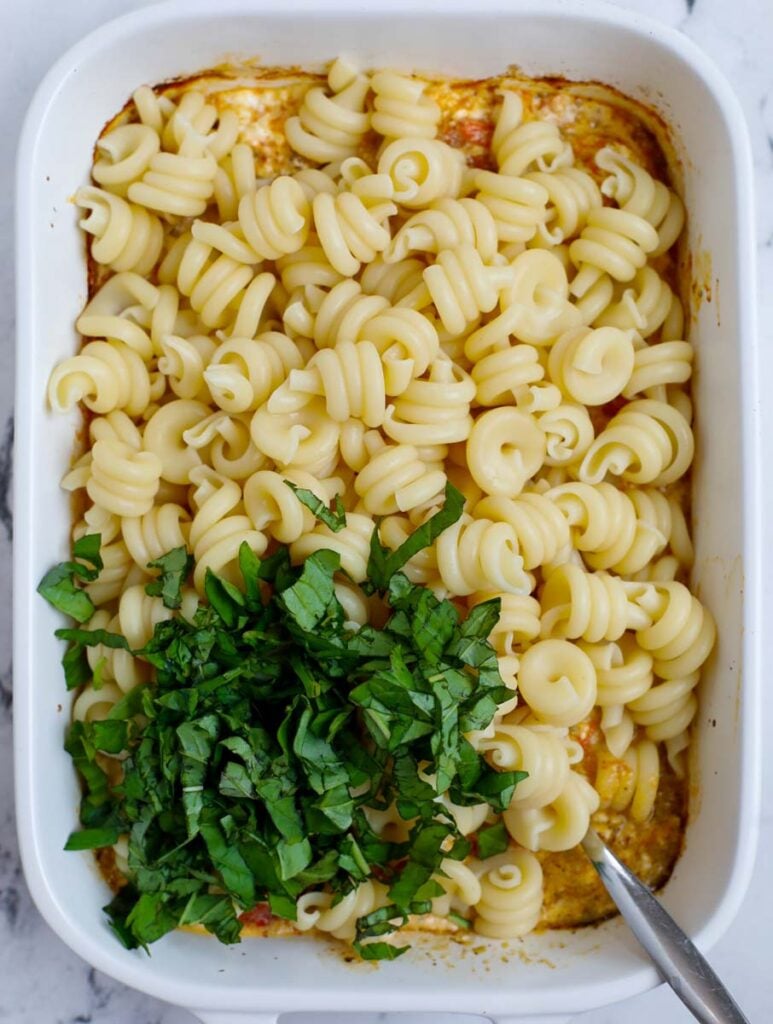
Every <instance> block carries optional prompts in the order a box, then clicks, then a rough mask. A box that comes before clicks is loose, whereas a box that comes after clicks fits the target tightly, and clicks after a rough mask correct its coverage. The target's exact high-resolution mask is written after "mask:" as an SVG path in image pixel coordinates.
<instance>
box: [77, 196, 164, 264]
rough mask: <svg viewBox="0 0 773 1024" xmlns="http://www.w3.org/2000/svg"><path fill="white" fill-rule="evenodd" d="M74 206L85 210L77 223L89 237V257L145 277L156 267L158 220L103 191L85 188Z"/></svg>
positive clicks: (159, 243)
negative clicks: (90, 237)
mask: <svg viewBox="0 0 773 1024" xmlns="http://www.w3.org/2000/svg"><path fill="white" fill-rule="evenodd" d="M75 203H76V205H77V206H80V207H81V208H82V209H85V210H87V211H88V213H87V214H86V216H85V217H82V218H81V220H80V221H79V224H80V226H81V227H82V228H83V230H84V231H86V232H88V233H89V234H90V235H92V236H93V239H94V240H93V242H92V243H91V256H92V258H93V259H95V260H96V261H97V263H102V264H104V265H106V266H108V267H110V268H111V269H112V270H115V271H119V272H120V271H122V270H133V271H134V272H135V273H137V274H148V273H150V271H151V270H152V269H153V267H154V266H155V265H156V261H157V260H158V257H159V255H160V253H161V246H162V244H163V240H164V230H163V228H162V227H161V221H160V220H159V219H158V217H156V216H154V215H153V214H152V213H149V212H148V211H147V210H146V209H145V208H144V207H142V206H136V205H135V204H133V203H127V202H126V200H125V199H122V198H121V197H120V196H117V195H113V194H112V193H111V192H106V191H105V190H104V189H100V188H94V187H92V186H90V185H89V186H87V187H84V188H79V189H78V191H77V192H76V193H75Z"/></svg>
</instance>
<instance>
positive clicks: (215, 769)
mask: <svg viewBox="0 0 773 1024" xmlns="http://www.w3.org/2000/svg"><path fill="white" fill-rule="evenodd" d="M295 490H296V493H297V494H298V497H299V499H300V500H301V501H303V503H304V504H306V505H307V506H308V507H309V508H311V510H312V511H313V512H314V514H315V515H316V516H318V517H319V518H320V519H322V521H324V522H326V523H327V524H328V525H329V526H330V528H331V529H336V528H337V527H339V526H340V525H342V522H343V510H342V509H341V508H340V503H339V507H338V508H337V510H336V511H335V512H331V511H330V510H323V509H321V508H319V507H318V505H317V504H316V503H317V502H318V500H319V499H317V498H316V497H315V496H314V495H313V494H311V492H304V491H303V490H297V489H295ZM463 501H464V499H463V497H462V495H461V494H460V493H459V492H458V491H456V490H455V489H454V488H452V487H450V486H449V487H447V489H446V501H445V505H444V506H443V508H442V509H441V510H440V511H439V512H438V513H436V514H435V515H434V516H433V517H432V518H431V519H429V520H428V522H427V523H425V524H424V526H422V527H420V528H419V529H418V530H417V531H416V533H415V534H413V535H412V536H411V537H410V538H409V539H408V540H407V541H406V542H405V543H404V544H403V545H401V547H400V548H399V549H398V550H397V551H395V552H391V553H390V552H387V551H385V549H383V548H381V546H380V545H379V543H378V540H376V541H375V542H374V544H373V545H372V547H371V562H370V579H369V581H368V582H367V583H366V589H369V590H370V591H371V592H374V591H377V592H379V593H380V594H381V595H382V596H383V597H384V599H385V600H386V602H387V604H388V606H389V608H390V609H391V613H390V615H389V618H388V619H387V621H386V623H385V624H384V625H383V626H382V627H381V628H380V629H379V628H375V627H372V626H365V627H363V628H362V629H360V630H358V631H356V632H355V631H351V630H348V629H347V628H346V627H345V616H344V614H343V609H342V608H341V605H340V604H339V602H338V600H337V597H336V594H335V586H334V582H335V574H336V573H337V572H339V571H340V559H339V556H338V555H337V554H336V553H334V552H332V551H328V550H322V551H318V552H316V553H315V554H313V555H311V556H310V557H309V558H307V559H306V561H305V562H304V564H303V566H302V567H300V568H293V567H291V566H290V563H289V559H288V555H287V550H286V549H285V548H279V549H278V550H277V551H276V552H275V553H274V554H272V555H271V556H269V557H267V558H265V559H260V558H258V557H257V556H256V555H255V554H254V552H252V551H251V550H250V549H249V548H248V547H247V546H246V545H242V548H241V550H240V552H239V566H240V569H241V574H242V577H243V585H242V586H241V587H236V586H234V585H233V583H231V582H229V581H228V580H225V579H223V578H222V577H219V576H217V575H216V574H214V573H212V572H208V573H207V575H206V579H205V595H206V598H207V603H206V604H204V605H201V606H199V608H198V610H197V611H196V612H195V614H194V615H193V616H192V617H191V618H190V619H183V618H181V617H173V618H171V619H168V620H164V621H161V622H158V623H157V624H156V626H155V629H154V632H153V636H152V638H151V639H150V641H149V642H148V644H147V645H146V646H145V647H144V648H143V649H142V650H141V651H133V652H131V653H132V654H133V655H134V656H140V657H142V658H143V659H144V661H145V662H147V663H149V664H150V665H152V666H153V668H154V669H155V681H154V682H153V683H152V684H146V685H142V686H138V687H136V688H135V689H134V690H132V691H130V692H129V693H127V694H126V695H125V696H124V697H123V698H122V699H121V700H120V701H119V702H118V703H117V704H116V705H114V707H113V708H112V709H111V711H110V713H109V716H108V718H107V719H106V720H105V721H102V722H76V723H75V724H74V725H73V726H72V727H71V729H70V731H69V734H68V737H67V749H68V751H69V753H70V754H71V756H72V758H73V761H74V763H75V766H76V768H77V769H78V771H79V773H80V775H81V777H82V780H83V784H84V795H83V798H82V802H81V824H82V826H83V827H82V830H81V831H80V832H76V833H74V834H73V835H72V836H71V837H70V840H69V841H68V848H69V849H86V848H90V847H96V846H102V845H110V844H111V843H113V842H115V841H116V839H117V838H118V836H119V835H128V837H129V841H128V846H129V853H128V864H129V884H128V885H127V886H125V887H124V888H123V889H122V890H121V892H120V893H119V894H118V895H117V896H116V898H115V899H114V900H113V901H112V902H111V904H110V905H109V907H107V908H106V912H107V914H108V916H109V918H110V921H111V925H112V928H113V930H114V931H115V933H116V935H117V936H118V937H119V939H120V940H121V941H122V942H123V943H124V944H125V945H127V946H130V947H133V946H142V947H147V946H148V945H149V944H150V943H151V942H153V941H155V940H156V939H157V938H160V937H161V936H162V935H164V934H166V933H167V932H168V931H170V930H172V929H174V928H176V927H178V926H179V925H182V924H200V925H203V926H204V927H205V928H207V929H208V930H209V931H211V932H212V933H213V934H215V935H216V936H217V937H218V938H219V939H220V940H221V941H223V942H238V941H239V931H240V926H239V921H238V914H239V913H241V912H243V911H247V910H249V909H251V908H252V907H253V906H255V905H256V904H257V903H268V905H269V907H270V909H271V912H272V913H273V914H275V915H277V916H280V917H284V918H287V919H289V920H294V919H295V903H296V900H297V898H298V896H299V895H300V894H301V893H302V892H304V891H307V890H309V889H311V888H314V887H318V886H320V885H326V886H327V887H328V888H329V890H330V891H331V892H332V893H333V895H334V900H337V899H340V898H342V897H343V896H344V895H345V894H346V893H348V892H350V891H351V890H352V889H353V888H354V887H356V886H357V885H360V884H362V883H363V882H365V881H367V880H369V879H377V880H378V881H379V882H381V883H383V884H384V885H385V886H386V888H387V891H388V898H389V901H390V902H389V905H388V906H387V907H382V908H381V909H379V910H376V911H375V912H373V913H371V914H368V915H366V916H364V917H363V918H361V919H360V920H359V921H358V922H357V935H356V941H355V948H356V949H357V951H358V952H359V953H360V955H361V956H362V957H363V958H364V959H370V960H376V959H393V958H394V957H396V956H399V955H400V954H401V953H402V952H404V951H405V949H407V948H408V947H407V946H402V947H401V946H393V945H391V944H389V943H388V942H383V941H371V940H372V939H374V938H379V937H381V936H384V935H387V934H389V933H391V932H393V931H395V930H396V929H398V928H399V927H400V926H401V925H402V924H404V923H405V921H407V919H408V916H409V915H410V914H423V913H427V912H429V911H430V910H431V907H432V900H433V899H435V898H436V897H438V896H440V895H442V893H443V889H442V887H441V886H440V885H439V883H438V882H437V880H436V878H435V876H436V875H437V874H438V873H439V872H441V870H442V869H441V862H442V861H443V859H444V858H446V857H450V858H454V859H462V858H463V857H465V856H466V855H467V854H468V853H469V850H470V843H469V841H468V840H467V839H465V838H464V837H463V836H462V835H461V834H460V833H459V831H458V828H457V826H456V823H455V821H454V819H453V818H452V817H451V816H450V815H449V814H448V812H446V811H445V810H444V807H443V804H442V803H440V802H439V801H438V797H439V796H441V795H442V794H444V793H446V792H447V793H448V794H449V796H450V798H451V799H452V800H453V801H454V802H455V803H457V804H460V805H470V804H475V803H480V802H481V801H482V800H485V801H487V802H488V803H489V804H490V805H491V806H492V808H494V810H502V809H503V808H504V807H505V806H507V804H508V803H509V800H510V798H511V796H512V793H513V790H514V788H515V786H516V785H517V783H518V781H519V779H520V778H521V777H523V773H520V772H496V771H494V770H493V769H492V768H490V767H489V766H488V764H487V763H486V762H485V761H484V760H483V758H482V757H481V756H480V755H478V754H477V753H476V751H475V750H473V748H472V747H471V746H470V744H469V743H468V742H467V741H466V740H465V739H464V733H465V732H467V731H469V730H471V729H479V728H485V726H487V725H488V723H489V722H490V720H491V717H492V716H493V714H494V712H495V710H496V706H497V704H498V703H500V702H501V701H502V700H504V699H506V698H507V697H508V696H509V691H508V690H507V689H506V688H505V687H504V685H503V683H502V679H501V677H500V676H499V672H498V668H497V658H496V654H495V652H494V651H493V649H492V648H491V646H490V645H489V643H488V639H487V637H488V634H489V632H490V630H491V627H492V625H493V623H494V622H495V621H496V617H497V614H498V607H499V606H498V602H496V601H491V602H486V603H485V604H482V605H479V606H477V607H476V608H475V609H473V611H472V612H471V613H470V615H469V616H468V617H467V618H466V619H465V620H463V621H461V620H460V617H459V613H458V611H457V609H456V608H455V606H454V605H453V604H452V603H451V602H450V601H442V600H439V599H438V598H436V597H435V596H434V594H432V592H431V591H429V590H428V589H426V588H424V587H421V586H416V585H414V584H412V583H411V582H410V581H409V580H408V579H407V578H406V577H405V576H404V575H403V574H402V573H400V572H399V569H400V567H401V566H402V565H404V563H405V562H406V561H407V560H408V559H409V558H410V557H411V556H412V555H413V554H415V553H416V551H418V550H420V549H421V548H422V547H424V546H426V545H427V544H429V543H431V542H432V541H433V540H434V538H435V537H437V536H438V534H439V533H441V532H442V530H443V529H445V528H446V527H447V526H449V525H450V524H451V523H453V522H455V521H456V520H457V519H458V518H459V516H460V515H461V511H462V505H463ZM320 504H321V503H320ZM339 516H340V518H339ZM330 517H334V519H331V518H330ZM374 536H375V534H374ZM98 551H99V546H98V538H97V542H96V546H95V542H94V541H92V542H91V543H90V545H88V546H86V548H85V549H84V547H83V546H82V547H81V549H80V550H79V551H78V552H76V555H77V556H78V557H80V558H83V559H86V560H88V559H90V560H91V562H92V565H94V567H95V569H94V570H90V569H86V568H85V567H84V566H82V565H81V564H80V563H77V562H75V563H65V565H64V566H60V567H57V569H56V570H52V572H51V573H49V574H47V576H46V579H45V580H44V583H45V587H44V586H43V584H41V590H42V592H43V591H45V592H46V594H45V596H48V597H49V599H50V597H51V595H52V594H53V595H54V596H56V598H57V600H60V598H61V597H62V595H64V599H63V600H60V604H59V605H57V606H58V607H59V606H62V604H64V605H68V604H72V605H73V607H74V608H75V610H76V611H77V612H78V613H82V612H84V610H85V608H81V607H80V604H79V602H78V600H77V598H79V597H86V595H85V594H83V592H82V591H80V590H79V589H78V586H77V585H76V584H77V582H78V581H82V580H87V579H90V578H93V577H92V576H90V575H89V573H92V571H94V572H95V571H96V570H97V568H98ZM152 567H153V568H156V569H158V570H160V575H159V577H158V578H157V579H156V580H155V581H153V582H152V583H150V584H149V585H148V592H149V593H151V594H157V595H158V596H160V597H161V599H162V600H163V601H164V603H165V604H166V605H167V607H179V604H180V601H181V588H182V586H183V584H184V582H185V580H186V579H187V576H188V574H189V571H190V567H191V562H190V557H189V556H188V554H187V553H186V552H185V551H184V549H182V548H178V549H175V550H174V551H170V552H169V553H168V554H166V555H164V556H163V557H162V558H160V559H157V560H156V561H155V562H154V563H152ZM52 581H53V582H52ZM266 584H268V586H266ZM86 599H87V598H86ZM87 600H88V599H87ZM86 617H88V616H86ZM58 635H60V636H61V637H63V638H64V639H67V640H70V641H71V644H72V646H71V648H70V649H69V651H68V657H69V659H70V660H69V663H68V664H67V665H66V671H67V680H68V685H70V686H72V685H78V684H79V683H81V682H83V681H84V679H85V678H88V677H89V669H88V664H87V662H86V660H85V658H84V653H85V648H86V647H87V646H93V645H95V644H101V645H103V646H105V647H108V648H113V649H127V650H128V648H129V645H128V644H127V642H126V640H125V639H124V638H123V637H122V636H120V635H117V634H114V633H109V632H107V631H104V630H87V629H70V630H60V631H59V634H58ZM73 652H74V653H73ZM98 674H99V675H100V678H101V677H102V676H103V675H104V673H103V671H102V669H100V671H99V673H98ZM104 753H108V754H119V753H120V754H121V756H122V762H121V763H122V768H123V777H122V779H121V781H120V783H118V784H116V783H114V782H111V779H110V778H109V777H108V776H107V774H106V773H105V772H104V770H103V768H102V766H101V765H102V764H104V762H103V761H102V755H103V754H104ZM392 805H394V806H395V807H396V808H397V810H398V813H399V814H400V815H401V816H402V817H403V818H404V819H405V822H406V826H405V834H406V836H407V838H406V840H405V841H404V842H398V841H391V840H387V839H385V838H382V837H380V836H378V835H377V834H376V833H375V832H374V831H373V830H372V829H371V827H370V825H369V823H368V819H367V816H366V814H365V813H364V811H363V808H364V807H372V808H381V809H383V808H386V807H390V806H392ZM482 837H483V838H482V843H483V845H484V847H485V846H486V845H488V848H489V849H496V848H498V847H497V846H496V843H497V841H499V840H498V837H499V833H498V832H496V828H495V829H488V830H485V831H484V832H483V833H482ZM492 844H493V845H492ZM481 855H484V854H483V853H482V854H481Z"/></svg>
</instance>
